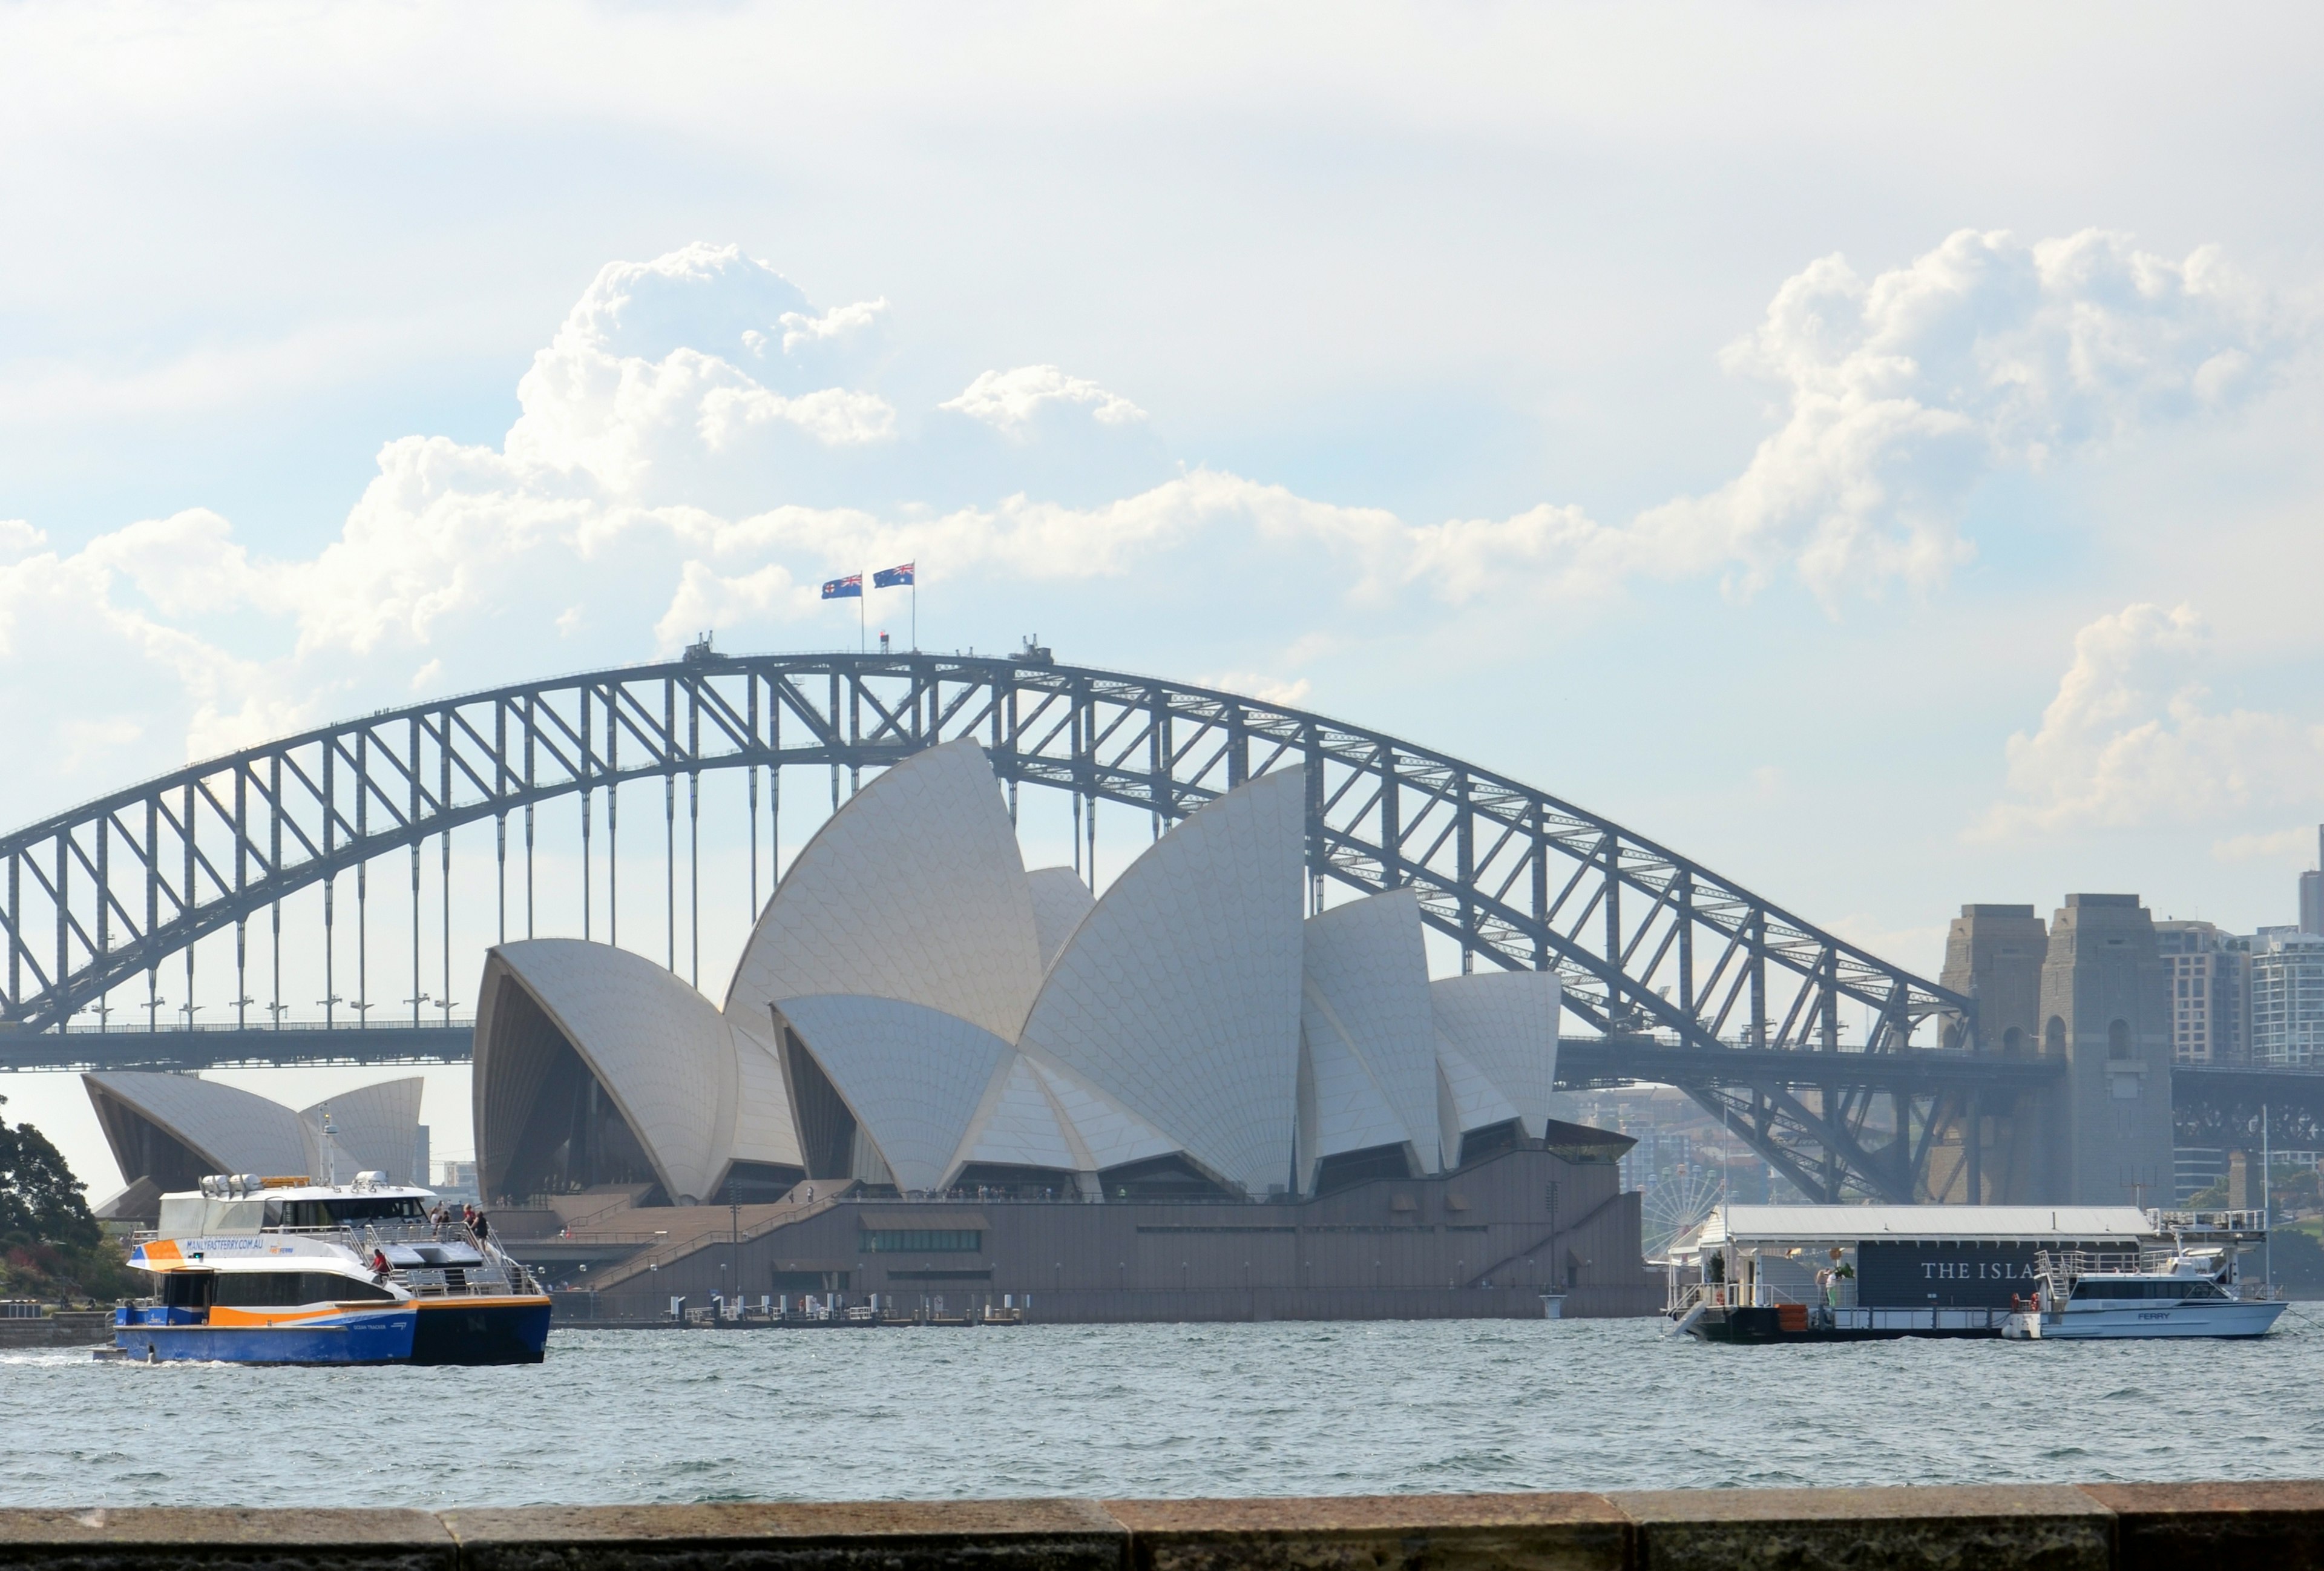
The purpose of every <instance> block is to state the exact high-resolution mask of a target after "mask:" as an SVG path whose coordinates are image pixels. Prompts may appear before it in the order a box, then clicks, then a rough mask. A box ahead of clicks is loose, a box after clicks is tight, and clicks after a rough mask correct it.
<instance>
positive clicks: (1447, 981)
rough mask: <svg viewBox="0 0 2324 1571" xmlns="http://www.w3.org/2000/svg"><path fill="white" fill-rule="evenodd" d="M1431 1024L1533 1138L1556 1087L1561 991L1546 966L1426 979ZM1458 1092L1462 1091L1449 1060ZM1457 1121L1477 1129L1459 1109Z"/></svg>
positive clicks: (1540, 1129)
mask: <svg viewBox="0 0 2324 1571" xmlns="http://www.w3.org/2000/svg"><path fill="white" fill-rule="evenodd" d="M1428 993H1429V1002H1430V1003H1431V1005H1432V1006H1433V1007H1434V1012H1435V1016H1436V1030H1437V1032H1438V1034H1439V1035H1441V1036H1442V1037H1443V1039H1444V1040H1445V1041H1446V1042H1448V1043H1450V1044H1451V1045H1452V1049H1454V1053H1455V1055H1456V1056H1457V1057H1458V1058H1460V1059H1462V1060H1463V1061H1464V1062H1465V1064H1466V1065H1467V1067H1468V1068H1469V1069H1470V1070H1472V1071H1473V1072H1474V1073H1475V1074H1476V1075H1477V1076H1478V1077H1480V1078H1482V1079H1483V1080H1484V1081H1485V1082H1486V1083H1487V1084H1488V1085H1489V1086H1491V1087H1492V1089H1493V1091H1494V1092H1496V1093H1497V1094H1498V1095H1499V1097H1500V1099H1501V1100H1502V1101H1504V1102H1506V1103H1507V1104H1508V1105H1509V1106H1510V1107H1511V1108H1513V1109H1514V1110H1515V1114H1514V1115H1515V1116H1516V1117H1517V1118H1520V1119H1522V1120H1523V1121H1524V1123H1525V1132H1526V1133H1527V1134H1529V1135H1532V1136H1535V1138H1538V1137H1539V1136H1540V1135H1541V1134H1542V1133H1543V1132H1544V1131H1545V1128H1546V1127H1547V1125H1548V1122H1549V1111H1550V1105H1551V1096H1552V1095H1553V1094H1554V1092H1555V1090H1556V1085H1557V1017H1558V1009H1559V1004H1560V1003H1561V1001H1562V998H1563V994H1562V993H1561V992H1560V990H1559V987H1558V984H1557V977H1556V975H1554V973H1551V972H1547V971H1491V972H1482V973H1480V974H1478V975H1474V976H1448V977H1445V978H1443V980H1441V981H1437V982H1432V983H1430V984H1428ZM1447 1078H1448V1080H1452V1081H1453V1092H1454V1095H1455V1096H1456V1097H1459V1096H1461V1095H1463V1093H1462V1087H1461V1085H1460V1083H1459V1082H1458V1080H1456V1079H1453V1077H1452V1075H1451V1073H1450V1066H1449V1064H1448V1074H1447ZM1461 1127H1462V1129H1463V1130H1471V1129H1476V1128H1478V1127H1480V1125H1479V1124H1477V1123H1471V1122H1470V1121H1469V1118H1468V1115H1467V1114H1465V1113H1464V1114H1463V1115H1462V1123H1461Z"/></svg>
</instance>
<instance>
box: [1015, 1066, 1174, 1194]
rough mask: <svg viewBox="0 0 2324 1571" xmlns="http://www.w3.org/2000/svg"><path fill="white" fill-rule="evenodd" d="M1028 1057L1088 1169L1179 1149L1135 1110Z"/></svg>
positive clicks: (1069, 1075)
mask: <svg viewBox="0 0 2324 1571" xmlns="http://www.w3.org/2000/svg"><path fill="white" fill-rule="evenodd" d="M1028 1061H1029V1062H1031V1063H1032V1065H1033V1068H1034V1072H1035V1073H1036V1074H1037V1075H1039V1076H1040V1077H1041V1086H1042V1088H1043V1089H1044V1090H1046V1091H1047V1092H1048V1094H1049V1097H1050V1100H1051V1101H1052V1102H1054V1103H1055V1104H1056V1109H1057V1112H1058V1113H1059V1114H1061V1115H1062V1116H1063V1117H1064V1119H1065V1128H1066V1132H1067V1133H1068V1135H1069V1136H1070V1137H1071V1138H1072V1139H1073V1140H1074V1141H1076V1142H1078V1143H1079V1145H1080V1147H1081V1149H1082V1150H1084V1151H1087V1152H1088V1153H1089V1161H1088V1170H1089V1171H1091V1172H1103V1171H1104V1170H1105V1169H1108V1168H1118V1167H1120V1166H1122V1165H1124V1164H1125V1163H1129V1162H1142V1161H1144V1160H1146V1159H1147V1158H1148V1157H1167V1156H1168V1155H1170V1154H1171V1153H1172V1152H1173V1151H1177V1150H1178V1149H1179V1147H1178V1145H1177V1143H1176V1141H1172V1140H1171V1139H1170V1138H1169V1137H1168V1136H1167V1135H1165V1134H1162V1133H1161V1132H1158V1131H1157V1130H1155V1129H1154V1128H1153V1127H1152V1126H1151V1125H1149V1124H1148V1123H1146V1121H1145V1120H1143V1119H1141V1118H1139V1116H1138V1115H1137V1114H1133V1113H1129V1112H1125V1111H1124V1110H1123V1109H1122V1108H1120V1106H1118V1105H1116V1104H1114V1103H1112V1102H1111V1101H1109V1100H1107V1099H1106V1097H1105V1096H1104V1095H1102V1094H1100V1093H1099V1092H1097V1091H1095V1090H1093V1089H1092V1088H1091V1087H1090V1086H1087V1085H1084V1083H1083V1082H1082V1081H1081V1080H1079V1079H1078V1078H1076V1077H1074V1076H1073V1075H1071V1074H1069V1073H1067V1072H1066V1071H1065V1070H1064V1069H1061V1068H1059V1067H1056V1065H1054V1064H1044V1063H1042V1062H1040V1061H1039V1060H1038V1059H1032V1058H1029V1056H1028Z"/></svg>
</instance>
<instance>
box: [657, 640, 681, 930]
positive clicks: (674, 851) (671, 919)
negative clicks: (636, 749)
mask: <svg viewBox="0 0 2324 1571" xmlns="http://www.w3.org/2000/svg"><path fill="white" fill-rule="evenodd" d="M677 727H678V683H677V681H676V680H675V679H672V678H669V677H664V678H663V679H662V680H661V734H662V735H664V736H665V737H667V736H669V735H672V734H673V733H674V732H675V731H676V730H677ZM661 872H662V929H663V937H664V938H666V939H667V942H666V943H665V945H664V950H665V958H664V959H663V961H662V965H663V966H664V967H665V968H666V969H667V970H668V971H669V974H670V975H672V976H675V975H678V768H677V761H676V760H674V759H671V758H670V757H669V755H668V754H667V753H665V754H664V755H663V759H662V773H661Z"/></svg>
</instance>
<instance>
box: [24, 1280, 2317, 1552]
mask: <svg viewBox="0 0 2324 1571" xmlns="http://www.w3.org/2000/svg"><path fill="white" fill-rule="evenodd" d="M2319 1308H2324V1307H2319V1306H2313V1305H2296V1306H2294V1307H2293V1309H2292V1312H2291V1313H2290V1314H2288V1315H2286V1316H2285V1317H2284V1318H2283V1320H2282V1322H2281V1323H2280V1324H2279V1326H2278V1327H2277V1330H2276V1332H2275V1334H2274V1335H2271V1336H2269V1337H2267V1338H2265V1339H2264V1340H2263V1341H2256V1342H2245V1343H2164V1342H2148V1343H2136V1342H2105V1343H2084V1344H2062V1343H2058V1344H2053V1343H2002V1342H1894V1343H1864V1344H1854V1345H1837V1346H1834V1345H1824V1346H1814V1347H1792V1348H1787V1347H1740V1348H1738V1347H1717V1346H1707V1345H1700V1344H1697V1343H1695V1342H1693V1341H1692V1340H1691V1339H1681V1340H1677V1341H1665V1340H1664V1339H1663V1337H1662V1336H1661V1335H1660V1332H1661V1328H1662V1323H1661V1322H1659V1321H1653V1320H1630V1321H1600V1322H1588V1321H1569V1322H1563V1323H1558V1322H1548V1321H1522V1322H1473V1321H1472V1322H1427V1323H1411V1322H1397V1323H1379V1322H1371V1323H1361V1324H1332V1325H1294V1324H1277V1325H1232V1326H1024V1327H1018V1328H1009V1329H974V1330H965V1329H959V1330H955V1329H945V1330H910V1331H900V1330H881V1331H753V1332H739V1333H711V1332H690V1333H685V1334H679V1333H676V1332H654V1331H632V1332H620V1331H559V1332H558V1333H556V1334H555V1335H554V1337H553V1338H552V1341H551V1344H550V1350H549V1362H548V1363H546V1364H541V1365H535V1366H530V1367H517V1368H505V1369H397V1368H390V1369H369V1370H317V1369H250V1368H235V1367H225V1366H218V1365H161V1366H158V1367H151V1368H149V1367H145V1366H143V1365H139V1364H119V1363H97V1362H95V1361H93V1360H91V1359H90V1358H89V1356H88V1354H87V1353H86V1352H70V1353H68V1352H39V1353H23V1354H6V1355H0V1435H5V1436H6V1437H7V1442H6V1451H7V1466H6V1469H5V1473H4V1474H0V1504H6V1505H54V1504H107V1505H130V1504H194V1503H225V1504H241V1505H350V1506H355V1505H366V1506H384V1505H411V1506H422V1507H441V1506H447V1505H453V1504H487V1503H506V1504H520V1503H546V1502H639V1501H654V1502H690V1501H718V1500H794V1499H859V1500H860V1499H882V1498H890V1499H902V1498H937V1497H953V1496H972V1495H988V1496H1006V1495H1037V1494H1057V1495H1080V1496H1096V1497H1124V1496H1130V1497H1135V1496H1148V1497H1158V1496H1188V1495H1246V1494H1339V1493H1371V1492H1407V1491H1425V1492H1452V1491H1463V1490H1539V1489H1615V1488H1645V1487H1661V1486H1708V1485H1780V1484H1810V1483H1819V1484H1881V1483H1978V1482H1997V1481H2015V1482H2024V1481H2043V1482H2048V1481H2065V1482H2085V1481H2091V1480H2109V1479H2113V1480H2119V1479H2184V1478H2259V1477H2293V1476H2305V1477H2318V1476H2324V1397H2319V1395H2318V1394H2317V1393H2318V1392H2319V1391H2324V1314H2319Z"/></svg>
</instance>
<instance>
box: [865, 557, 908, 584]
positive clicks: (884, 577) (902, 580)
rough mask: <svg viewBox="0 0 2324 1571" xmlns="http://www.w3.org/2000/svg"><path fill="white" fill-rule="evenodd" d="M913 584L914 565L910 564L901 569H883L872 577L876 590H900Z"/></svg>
mask: <svg viewBox="0 0 2324 1571" xmlns="http://www.w3.org/2000/svg"><path fill="white" fill-rule="evenodd" d="M911 582H912V564H911V563H909V562H906V563H905V564H904V565H903V566H902V567H900V568H881V569H880V570H879V571H878V572H876V573H874V574H872V575H871V587H873V588H874V589H900V588H902V587H904V586H905V585H907V584H909V583H911Z"/></svg>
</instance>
